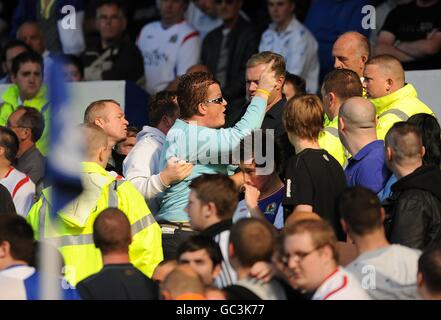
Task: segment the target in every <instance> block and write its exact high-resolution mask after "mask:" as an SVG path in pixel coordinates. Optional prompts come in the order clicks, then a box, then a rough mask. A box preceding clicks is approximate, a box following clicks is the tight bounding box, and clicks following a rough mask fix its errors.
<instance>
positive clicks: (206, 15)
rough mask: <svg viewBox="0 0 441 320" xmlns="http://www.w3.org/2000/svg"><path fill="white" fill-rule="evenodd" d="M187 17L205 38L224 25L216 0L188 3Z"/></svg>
mask: <svg viewBox="0 0 441 320" xmlns="http://www.w3.org/2000/svg"><path fill="white" fill-rule="evenodd" d="M185 19H186V20H187V21H188V23H190V24H191V25H192V26H193V27H194V28H195V29H196V30H197V31H198V32H199V36H200V37H201V39H202V40H203V39H204V37H205V36H206V35H207V34H208V33H209V32H210V31H213V30H214V29H216V28H217V27H220V26H221V25H222V19H221V18H219V17H218V16H217V11H216V4H215V1H214V0H194V1H192V2H190V4H189V5H188V8H187V11H186V12H185Z"/></svg>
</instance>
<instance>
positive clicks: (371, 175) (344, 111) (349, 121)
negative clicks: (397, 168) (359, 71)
mask: <svg viewBox="0 0 441 320" xmlns="http://www.w3.org/2000/svg"><path fill="white" fill-rule="evenodd" d="M376 123H377V117H376V114H375V107H374V105H373V104H372V103H371V102H369V100H367V99H364V98H361V97H353V98H350V99H348V100H346V102H345V103H343V105H342V106H341V107H340V110H339V114H338V135H339V137H340V140H341V142H342V144H343V145H344V147H345V148H346V149H348V150H349V152H350V153H351V154H352V155H353V156H352V157H351V158H350V159H349V160H348V165H347V166H346V168H345V175H346V179H347V181H348V186H349V187H355V186H362V187H365V188H368V189H370V190H372V191H373V192H375V193H378V192H380V191H381V190H383V188H384V186H385V184H386V182H387V180H388V179H389V177H390V176H391V172H390V171H389V170H388V169H387V166H386V164H385V158H384V142H383V141H382V140H378V139H377V132H376Z"/></svg>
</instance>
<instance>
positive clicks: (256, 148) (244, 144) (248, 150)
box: [239, 129, 284, 174]
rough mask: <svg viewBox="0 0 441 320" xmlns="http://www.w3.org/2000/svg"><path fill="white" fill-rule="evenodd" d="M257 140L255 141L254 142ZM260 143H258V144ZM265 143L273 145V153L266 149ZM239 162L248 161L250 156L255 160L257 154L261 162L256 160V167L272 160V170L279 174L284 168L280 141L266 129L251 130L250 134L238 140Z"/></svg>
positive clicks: (265, 164)
mask: <svg viewBox="0 0 441 320" xmlns="http://www.w3.org/2000/svg"><path fill="white" fill-rule="evenodd" d="M260 137H261V138H262V139H258V138H260ZM256 140H257V143H255V142H256ZM259 144H260V145H259ZM267 144H269V145H271V146H274V150H273V151H274V154H273V153H271V152H270V150H267ZM239 148H240V162H241V163H243V162H245V163H246V161H248V160H249V159H250V157H252V158H253V159H254V160H256V156H259V157H260V158H261V159H262V160H265V162H263V163H257V162H256V168H261V167H266V166H267V165H269V164H268V161H273V162H274V172H276V173H277V174H280V173H281V172H282V171H283V170H282V169H283V168H284V163H283V151H282V147H281V146H280V142H279V140H278V139H276V137H275V136H274V134H272V135H269V134H268V131H267V130H266V129H262V130H258V131H253V132H252V133H251V135H250V136H247V137H245V138H244V139H242V140H241V141H240V144H239Z"/></svg>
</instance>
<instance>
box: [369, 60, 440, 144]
mask: <svg viewBox="0 0 441 320" xmlns="http://www.w3.org/2000/svg"><path fill="white" fill-rule="evenodd" d="M363 86H364V88H365V89H366V94H367V97H368V98H369V99H370V100H371V102H372V103H373V104H374V106H375V108H376V112H377V117H378V124H377V135H378V139H381V140H384V137H385V136H386V133H387V132H388V130H389V129H390V128H391V127H392V125H393V124H394V123H395V122H398V121H406V120H407V119H408V118H409V117H411V116H413V115H414V114H417V113H428V114H431V115H433V116H434V113H433V111H432V110H431V109H430V108H429V107H428V106H426V105H425V104H424V103H423V102H422V101H421V100H419V99H418V95H417V91H416V90H415V88H414V86H413V85H412V84H410V83H406V82H405V77H404V69H403V66H402V65H401V63H400V61H399V60H398V59H397V58H394V57H393V56H390V55H380V56H376V57H374V58H372V59H370V60H369V61H368V62H367V63H366V67H365V70H364V82H363Z"/></svg>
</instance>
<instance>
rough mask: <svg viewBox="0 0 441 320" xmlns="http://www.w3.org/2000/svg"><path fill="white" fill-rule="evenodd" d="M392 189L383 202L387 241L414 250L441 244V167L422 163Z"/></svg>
mask: <svg viewBox="0 0 441 320" xmlns="http://www.w3.org/2000/svg"><path fill="white" fill-rule="evenodd" d="M391 190H392V195H391V197H390V198H388V199H386V201H385V202H384V204H383V205H384V207H385V209H386V213H387V218H386V233H387V236H388V238H389V240H390V241H391V242H392V243H399V244H402V245H405V246H408V247H411V248H417V249H424V248H425V247H427V246H428V245H430V244H432V243H437V244H441V170H440V169H439V168H437V167H433V166H430V167H425V166H422V167H420V168H418V169H416V170H415V171H414V172H412V173H411V174H409V175H407V176H405V177H404V178H402V179H400V180H398V181H397V182H396V183H395V184H394V185H392V188H391Z"/></svg>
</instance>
